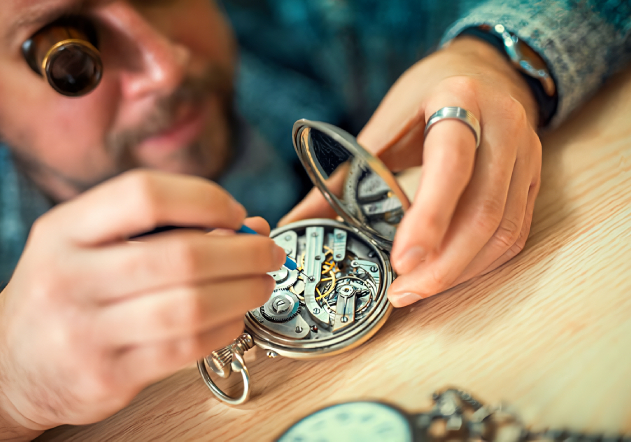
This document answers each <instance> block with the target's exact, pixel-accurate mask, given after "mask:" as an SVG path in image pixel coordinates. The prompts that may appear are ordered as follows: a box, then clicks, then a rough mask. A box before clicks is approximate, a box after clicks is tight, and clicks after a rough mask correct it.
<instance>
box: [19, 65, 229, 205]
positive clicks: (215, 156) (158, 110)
mask: <svg viewBox="0 0 631 442" xmlns="http://www.w3.org/2000/svg"><path fill="white" fill-rule="evenodd" d="M211 100H214V102H216V103H217V105H218V109H216V112H215V113H214V114H213V118H212V119H210V121H205V126H204V129H203V132H202V134H201V136H200V137H199V139H197V140H196V141H194V142H192V143H191V144H190V145H187V146H185V147H183V148H182V149H178V150H177V152H173V153H172V155H170V156H169V157H168V158H166V159H165V161H163V162H162V164H161V165H156V164H148V163H146V162H143V160H142V159H141V158H139V156H138V154H137V147H138V145H139V144H140V143H141V142H142V141H143V140H146V139H148V138H150V137H152V136H155V135H159V134H160V133H162V132H164V131H166V130H168V129H169V128H171V127H172V126H173V125H174V124H175V123H177V122H178V120H180V119H181V118H182V117H183V115H182V113H183V111H185V110H186V109H191V108H194V109H199V108H202V107H203V106H204V104H207V103H208V102H209V101H211ZM232 103H233V82H232V76H231V75H230V74H229V72H228V71H226V70H224V69H222V68H220V67H219V66H216V65H213V66H211V67H209V68H208V69H207V70H206V71H205V72H204V73H203V74H201V75H198V76H192V75H189V76H187V77H186V78H184V80H183V81H182V83H181V84H180V86H179V87H178V88H177V89H176V90H175V91H174V92H173V93H171V94H170V95H169V96H165V97H162V98H160V99H158V100H157V102H156V104H155V106H154V107H153V109H152V111H151V113H150V114H148V115H147V116H146V117H145V118H144V120H143V121H142V122H141V123H139V124H137V125H136V126H134V127H133V128H129V129H125V130H121V131H118V132H112V133H110V134H108V135H107V136H106V138H105V140H104V149H105V152H106V153H107V156H108V157H109V158H110V159H111V162H112V166H111V167H109V168H108V169H109V170H108V171H107V172H103V171H102V172H101V173H100V175H99V176H95V177H94V178H93V179H90V180H86V179H77V178H75V177H72V176H68V175H67V174H65V173H63V172H62V171H60V170H58V169H56V168H53V167H50V166H48V165H46V164H44V163H42V162H41V161H39V160H38V159H37V158H35V157H33V156H32V155H29V154H28V153H27V152H28V150H27V149H20V148H19V146H17V147H18V148H16V149H14V148H13V147H16V146H11V147H12V149H11V151H12V155H13V158H14V161H15V163H16V166H17V167H18V168H20V170H22V171H23V172H24V173H26V174H27V175H28V176H30V177H31V178H33V179H34V181H35V182H38V181H40V180H39V179H38V177H41V176H50V177H52V178H53V179H55V180H57V181H60V182H62V183H63V184H64V185H65V186H66V187H70V188H73V189H74V190H75V191H76V192H77V193H81V192H84V191H85V190H88V189H89V188H91V187H93V186H95V185H98V184H100V183H102V182H104V181H107V180H108V179H111V178H113V177H115V176H117V175H119V174H121V173H123V172H125V171H128V170H131V169H135V168H156V169H161V170H165V171H168V172H176V173H185V174H191V175H197V176H200V177H203V178H208V179H214V178H216V177H217V176H218V175H219V174H220V173H221V171H222V170H223V169H225V167H226V165H227V163H228V160H229V156H230V146H231V145H232V140H233V138H234V134H235V125H236V118H235V113H234V111H233V107H232ZM101 149H103V147H102V148H101ZM41 190H43V191H44V193H46V194H48V192H46V189H45V188H42V189H41ZM48 195H49V196H50V197H51V198H52V200H53V201H55V200H57V199H56V198H55V197H54V196H53V195H50V194H48Z"/></svg>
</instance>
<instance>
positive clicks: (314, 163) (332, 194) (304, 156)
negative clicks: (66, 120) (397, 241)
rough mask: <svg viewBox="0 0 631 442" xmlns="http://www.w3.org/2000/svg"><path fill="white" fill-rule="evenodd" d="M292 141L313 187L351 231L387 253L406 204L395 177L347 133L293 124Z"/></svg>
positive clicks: (305, 122) (315, 124)
mask: <svg viewBox="0 0 631 442" xmlns="http://www.w3.org/2000/svg"><path fill="white" fill-rule="evenodd" d="M292 139H293V143H294V148H295V149H296V153H297V154H298V157H299V158H300V161H301V162H302V165H303V167H304V168H305V170H306V171H307V174H308V175H309V178H311V181H312V182H313V184H314V185H315V186H316V187H317V188H318V189H319V190H320V192H321V193H322V194H323V196H324V198H325V199H326V200H327V202H328V203H329V205H331V207H333V209H334V210H335V212H336V213H337V214H338V215H339V216H340V217H341V218H342V219H343V220H344V221H345V222H346V223H347V224H349V225H350V226H352V227H354V228H356V229H357V230H359V231H360V232H362V233H363V234H365V235H367V236H368V237H370V238H371V239H372V240H374V241H375V242H376V243H377V244H379V245H380V246H382V247H385V248H386V249H390V248H391V246H392V241H393V240H394V235H395V232H396V228H397V226H398V224H399V222H400V220H401V218H402V217H403V214H404V212H405V211H407V209H408V208H409V207H410V202H409V200H408V198H407V196H406V195H405V193H404V192H403V190H402V189H401V187H400V186H399V184H398V183H397V181H396V179H395V177H394V175H392V173H391V172H390V170H389V169H388V168H387V167H386V165H385V164H383V162H382V161H381V160H379V159H378V158H377V157H375V156H374V155H372V154H371V153H370V152H368V151H367V150H366V149H364V148H363V147H362V146H361V145H360V144H359V143H358V142H357V140H356V139H355V137H353V136H352V135H350V134H349V133H348V132H346V131H344V130H342V129H340V128H339V127H336V126H333V125H331V124H328V123H323V122H318V121H309V120H305V119H302V120H298V121H296V123H294V127H293V131H292Z"/></svg>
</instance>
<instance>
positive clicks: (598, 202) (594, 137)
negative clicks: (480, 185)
mask: <svg viewBox="0 0 631 442" xmlns="http://www.w3.org/2000/svg"><path fill="white" fill-rule="evenodd" d="M543 146H544V161H543V164H544V165H543V175H542V176H543V184H542V188H541V192H540V196H539V199H538V200H537V205H536V210H535V219H534V222H533V226H532V231H531V233H530V239H529V240H528V243H527V245H526V249H525V250H524V251H523V252H522V253H521V254H520V255H519V256H518V257H517V258H515V259H513V260H512V261H511V262H509V263H508V264H506V265H504V266H503V267H501V268H500V269H498V270H496V271H494V272H492V273H490V274H488V275H486V276H483V277H480V278H477V279H475V280H473V281H470V282H468V283H465V284H463V285H461V286H459V287H457V288H455V289H452V290H450V291H448V292H446V293H443V294H441V295H439V296H435V297H433V298H431V299H428V300H425V301H422V302H419V303H417V304H415V305H414V306H412V307H408V308H404V309H400V310H397V311H395V312H394V313H393V315H392V316H391V317H390V319H389V320H388V322H387V323H386V325H385V326H384V328H383V329H382V330H381V331H380V332H379V333H377V335H376V336H375V337H374V338H373V339H371V340H370V341H369V342H368V343H366V344H364V345H363V346H361V347H359V348H357V349H355V350H353V351H351V352H348V353H345V354H342V355H338V356H335V357H331V358H329V359H321V360H317V361H310V362H305V361H295V360H289V359H283V358H276V359H267V358H266V357H265V354H264V353H263V352H262V351H258V352H255V351H254V350H252V351H250V352H248V354H247V358H246V360H247V361H248V366H249V369H250V374H251V376H252V379H253V397H252V399H251V401H250V402H248V403H247V404H245V405H244V406H241V407H239V408H231V407H229V406H226V405H224V404H223V403H220V402H218V401H217V400H216V399H215V398H214V397H213V396H212V395H211V393H210V391H209V390H208V389H207V388H206V386H205V385H204V383H203V382H202V380H201V378H200V376H199V374H198V372H197V369H196V368H195V367H190V368H187V369H185V370H182V371H180V372H178V373H176V374H175V375H173V376H171V377H170V378H168V379H165V380H164V381H162V382H159V383H157V384H155V385H153V386H151V387H149V388H147V389H146V390H145V391H143V392H142V393H141V394H140V395H139V396H138V397H137V398H136V399H135V400H134V401H133V403H132V404H131V405H130V406H128V407H127V408H125V409H124V410H122V411H120V412H119V413H118V414H116V415H114V416H112V417H111V418H109V419H107V420H105V421H103V422H100V423H97V424H94V425H89V426H84V427H68V426H66V427H59V428H56V429H53V430H50V431H48V432H47V433H45V434H44V435H42V436H41V438H40V439H39V440H42V441H62V440H63V441H88V440H89V441H113V440H116V441H118V440H120V441H150V440H175V441H209V440H214V441H224V440H245V441H265V440H272V439H273V438H275V437H277V436H278V435H279V434H281V433H282V432H283V431H284V430H285V429H286V428H287V427H288V426H289V425H290V424H292V423H293V422H294V421H296V420H298V419H299V418H301V417H303V416H304V415H306V414H309V413H311V412H313V411H314V410H316V409H318V408H320V407H323V406H326V405H330V404H333V403H336V402H341V401H347V400H355V399H360V398H377V399H381V400H386V401H389V402H392V403H395V404H397V405H399V406H401V407H403V408H405V409H407V410H408V411H421V410H422V409H424V408H426V407H428V406H429V405H430V399H429V397H430V394H431V392H432V391H434V390H435V389H438V388H444V387H446V386H459V387H461V388H464V389H468V390H469V391H471V392H472V393H473V394H474V395H478V396H479V397H480V398H482V399H483V400H484V401H491V402H495V401H500V400H504V401H507V402H509V403H511V404H513V405H514V406H515V407H516V408H517V409H518V410H519V411H520V413H521V414H522V415H523V418H524V420H525V421H526V422H527V423H530V424H533V425H534V426H535V427H545V426H553V427H558V428H569V429H572V430H583V431H588V430H589V431H603V432H610V433H612V432H613V433H616V432H625V433H627V434H631V296H630V295H631V71H626V72H624V73H622V74H620V75H618V76H617V77H615V78H613V79H612V80H611V81H610V82H609V83H608V85H607V86H606V87H605V89H604V90H602V91H601V92H600V93H599V94H598V95H597V96H596V97H595V98H594V99H593V100H592V101H591V102H590V103H588V104H587V105H586V106H585V107H584V108H583V109H582V111H580V112H579V113H578V114H576V115H574V116H573V117H572V118H571V119H570V120H569V121H568V122H567V124H565V125H564V126H562V127H560V128H559V129H557V130H555V131H553V132H551V133H549V134H546V135H545V136H544V138H543ZM139 369H141V368H140V367H139ZM230 384H233V385H237V384H238V382H237V379H236V378H234V379H231V380H229V381H228V383H227V384H223V385H230Z"/></svg>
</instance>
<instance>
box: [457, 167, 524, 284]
mask: <svg viewBox="0 0 631 442" xmlns="http://www.w3.org/2000/svg"><path fill="white" fill-rule="evenodd" d="M531 178H532V168H531V167H530V165H527V164H523V162H520V161H519V160H518V161H517V163H516V164H515V171H514V173H513V177H512V178H511V184H510V188H509V190H508V196H507V199H506V207H505V208H504V215H503V217H502V221H501V222H500V225H499V227H498V228H497V230H496V231H495V233H494V234H493V236H492V237H491V239H490V240H489V242H487V243H486V244H485V245H484V247H483V248H482V250H480V252H479V253H478V254H477V255H476V257H475V258H474V259H473V261H471V263H470V264H469V265H468V266H467V267H466V269H465V270H464V271H463V272H462V274H461V275H460V276H459V277H458V280H457V281H456V284H458V283H459V282H461V281H462V282H464V281H468V280H469V279H471V278H473V277H474V276H477V275H479V274H480V273H481V272H482V271H483V270H484V269H486V268H487V267H489V266H490V265H491V263H493V262H494V261H496V260H497V259H498V258H499V257H500V256H502V255H504V254H505V253H506V252H507V251H508V250H509V249H510V248H511V247H513V245H514V244H515V243H516V241H517V239H518V238H519V235H520V234H521V231H522V226H523V224H524V221H525V217H526V207H527V203H528V194H529V190H530V183H531V181H532V179H531Z"/></svg>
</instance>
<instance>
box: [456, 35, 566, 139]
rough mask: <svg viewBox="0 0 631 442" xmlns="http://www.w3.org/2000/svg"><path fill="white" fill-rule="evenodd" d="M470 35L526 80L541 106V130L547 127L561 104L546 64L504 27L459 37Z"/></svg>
mask: <svg viewBox="0 0 631 442" xmlns="http://www.w3.org/2000/svg"><path fill="white" fill-rule="evenodd" d="M462 35H470V36H472V37H477V38H479V39H481V40H484V41H486V42H487V43H489V44H491V45H492V46H494V47H495V48H497V49H498V50H499V51H500V52H501V53H502V54H504V55H505V56H506V58H507V59H508V60H509V61H510V62H511V63H512V65H513V66H514V67H515V69H517V71H518V72H519V73H520V74H521V75H522V76H523V77H524V79H525V80H526V82H527V83H528V86H529V87H530V89H531V91H532V93H533V96H534V98H535V100H536V101H537V103H538V104H539V126H540V127H541V126H546V125H547V124H548V123H549V122H550V119H551V118H552V116H553V115H554V113H555V112H556V108H557V104H558V96H557V90H556V85H555V82H554V79H553V77H552V74H551V73H550V70H549V69H548V67H547V66H546V63H545V61H544V60H543V59H542V58H541V57H540V56H539V55H538V54H537V52H535V51H534V50H533V49H532V48H531V47H530V46H528V45H527V44H526V43H525V42H524V41H522V40H521V39H519V37H517V36H516V35H515V34H513V33H511V32H509V31H508V30H507V29H506V27H505V26H504V25H502V24H495V25H493V26H491V25H480V26H475V27H471V28H467V29H465V30H464V31H462V32H461V33H460V34H459V36H462Z"/></svg>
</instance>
